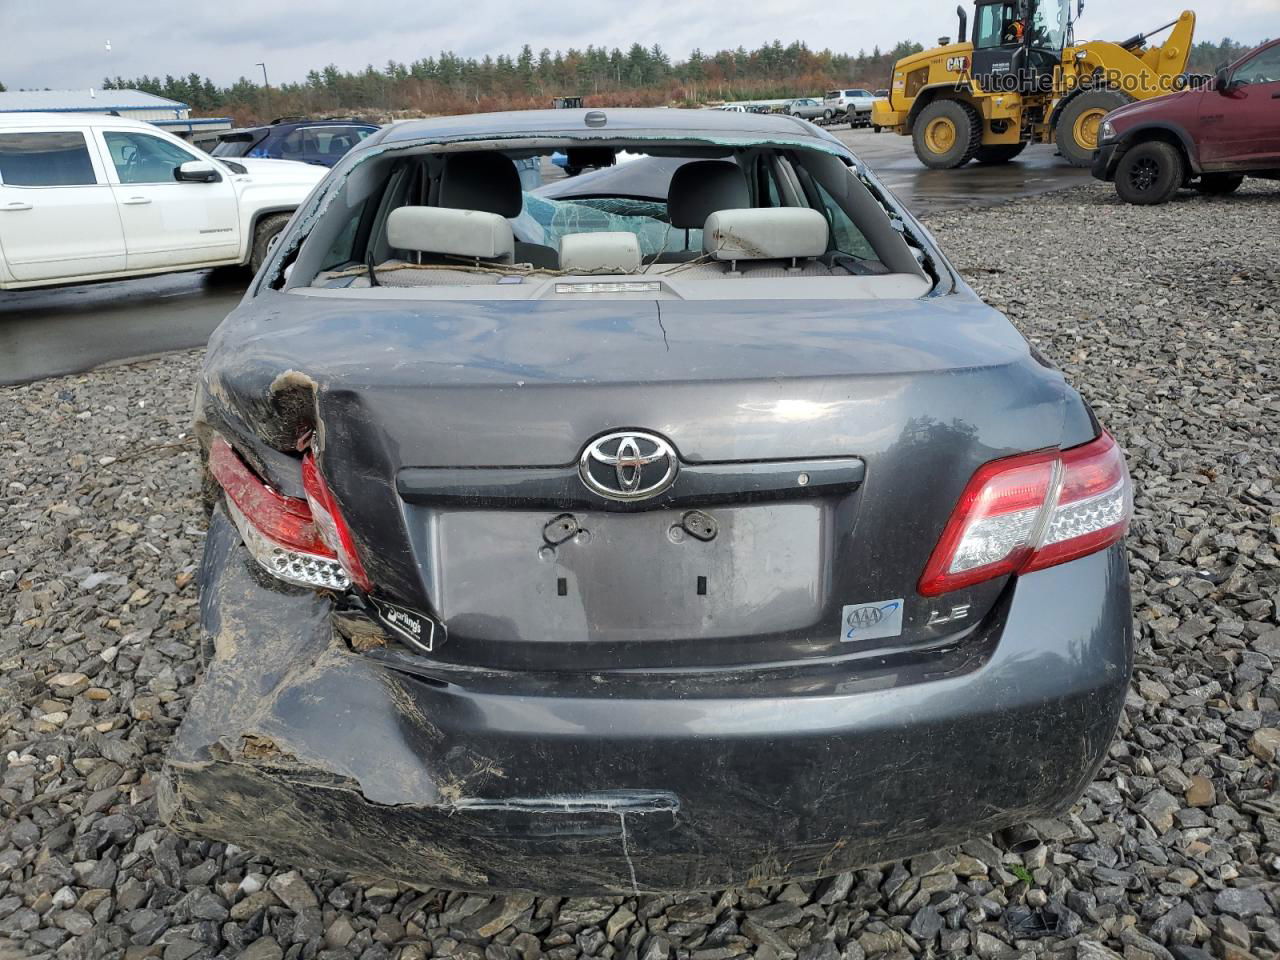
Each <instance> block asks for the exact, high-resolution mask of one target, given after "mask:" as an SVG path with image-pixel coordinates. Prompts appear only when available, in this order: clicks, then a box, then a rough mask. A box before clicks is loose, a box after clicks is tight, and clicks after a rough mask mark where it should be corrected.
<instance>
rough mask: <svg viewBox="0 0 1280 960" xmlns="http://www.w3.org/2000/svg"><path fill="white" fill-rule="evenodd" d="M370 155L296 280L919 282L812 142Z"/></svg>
mask: <svg viewBox="0 0 1280 960" xmlns="http://www.w3.org/2000/svg"><path fill="white" fill-rule="evenodd" d="M368 165H369V166H370V167H371V168H372V169H371V170H370V171H365V172H360V171H357V172H356V173H353V175H352V176H351V177H350V178H349V179H348V181H347V182H346V183H345V184H344V186H343V187H342V189H341V191H340V192H339V194H338V196H336V197H334V198H333V199H332V200H331V201H330V202H329V204H328V208H327V211H326V213H325V214H324V215H323V216H321V217H320V218H319V219H318V221H317V225H316V227H315V229H314V230H313V231H312V235H311V236H310V237H309V238H308V239H307V242H306V243H305V244H304V246H303V249H302V252H301V254H300V255H299V257H298V262H297V263H296V264H295V267H294V269H293V271H292V273H291V279H290V281H289V287H290V289H297V288H300V287H309V288H312V289H322V290H351V291H356V290H360V291H365V292H366V293H368V292H369V291H371V289H372V288H392V289H394V288H406V287H414V288H418V289H420V290H421V291H422V292H423V293H424V294H428V295H429V292H431V291H435V292H437V293H443V292H444V290H445V289H446V288H450V289H452V292H453V293H455V294H462V295H466V296H471V297H474V296H477V295H482V291H480V290H477V289H475V288H483V287H500V286H505V287H508V288H509V289H506V290H503V291H501V296H502V297H504V298H508V297H511V296H514V295H529V296H540V295H542V294H543V292H545V284H546V283H548V282H551V281H560V280H562V279H563V278H565V277H579V278H580V277H589V278H594V277H621V278H632V279H635V280H639V279H640V278H643V280H644V281H646V282H644V283H640V284H638V285H635V284H633V285H631V286H627V287H625V288H623V287H619V288H618V289H616V290H615V289H612V288H610V289H608V290H606V291H605V292H624V293H625V292H636V293H644V294H648V295H663V294H669V293H671V290H672V288H674V287H676V286H677V285H678V284H686V285H687V284H690V283H702V282H708V281H741V280H744V279H748V280H768V281H777V282H780V283H791V284H795V283H797V282H798V281H801V280H804V279H810V280H818V279H822V280H826V281H831V280H833V279H836V280H838V279H845V280H848V279H850V278H859V277H861V278H870V277H886V276H890V275H907V276H910V277H911V278H913V279H914V280H916V281H923V280H924V274H923V271H921V269H920V266H919V263H918V261H917V259H916V257H915V256H914V255H913V253H912V252H911V251H910V250H909V249H908V247H907V245H906V243H905V242H904V240H903V238H902V235H901V233H899V232H898V231H895V230H894V229H893V227H892V225H891V224H890V221H889V218H888V216H887V215H886V212H885V210H884V208H883V207H882V206H881V205H880V204H879V203H878V202H877V201H876V200H875V199H874V198H873V197H872V196H871V194H870V193H869V191H868V190H867V189H866V187H865V185H864V184H863V183H862V182H861V180H859V178H858V177H857V176H856V174H855V172H854V171H853V170H852V169H851V168H850V167H849V166H848V165H847V164H846V163H845V162H844V161H843V160H842V159H841V158H839V157H837V156H834V155H832V154H828V153H824V152H821V151H818V150H811V149H803V148H795V147H790V146H780V145H779V146H775V145H770V144H761V145H758V146H748V147H732V148H730V147H714V146H707V145H697V144H691V145H688V146H683V147H682V146H673V145H671V144H668V143H662V144H656V145H655V144H654V143H617V144H601V145H592V146H582V145H580V144H563V145H561V144H554V143H549V144H546V145H545V146H539V147H534V148H530V147H528V146H524V147H523V148H522V149H519V150H515V149H511V150H501V149H468V150H466V151H461V152H457V151H453V152H442V153H440V152H432V151H431V150H430V148H424V149H423V150H421V151H420V152H410V151H405V152H398V153H391V152H388V153H387V154H384V155H382V156H379V157H378V158H377V159H376V160H375V161H373V162H372V163H370V164H368ZM544 176H547V177H550V179H547V180H546V182H540V181H541V180H542V179H543V177H544ZM539 281H542V282H543V286H539V285H538V282H539ZM521 286H523V289H521V290H515V289H510V288H512V287H521ZM564 286H565V285H564V284H563V283H559V284H558V285H557V287H558V288H560V289H561V292H565V290H564V289H563V288H564ZM570 286H572V284H570ZM579 286H581V287H582V289H583V290H584V291H589V292H595V291H597V290H598V289H599V290H604V288H603V287H602V286H601V285H598V284H597V285H594V286H593V285H591V284H586V285H579ZM919 286H920V284H919V283H917V284H915V286H913V287H912V290H913V291H914V292H913V294H912V295H920V294H921V293H923V292H925V290H926V289H927V285H926V286H925V287H924V288H923V289H916V288H917V287H919ZM568 292H578V291H577V290H576V289H575V290H570V291H568ZM791 292H792V293H794V294H795V295H799V296H810V295H813V294H812V293H811V292H810V293H804V292H802V291H801V289H800V288H798V287H797V288H796V289H794V290H792V291H791ZM491 293H492V291H491ZM677 295H678V291H677ZM724 295H726V296H728V295H732V294H731V292H730V291H729V290H728V289H726V291H725V294H724ZM833 295H839V294H833Z"/></svg>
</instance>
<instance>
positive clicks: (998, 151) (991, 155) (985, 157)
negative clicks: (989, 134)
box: [973, 143, 1027, 165]
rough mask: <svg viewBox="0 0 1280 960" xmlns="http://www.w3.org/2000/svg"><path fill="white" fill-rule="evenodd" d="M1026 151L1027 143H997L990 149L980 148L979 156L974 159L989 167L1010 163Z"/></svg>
mask: <svg viewBox="0 0 1280 960" xmlns="http://www.w3.org/2000/svg"><path fill="white" fill-rule="evenodd" d="M1025 149H1027V145H1026V144H1025V143H997V144H993V145H992V146H989V147H979V148H978V154H977V156H975V157H974V158H973V159H975V160H977V161H978V162H979V163H982V164H987V165H995V164H998V163H1008V162H1009V161H1010V160H1012V159H1013V158H1014V157H1016V156H1017V155H1018V154H1020V153H1021V152H1022V151H1023V150H1025Z"/></svg>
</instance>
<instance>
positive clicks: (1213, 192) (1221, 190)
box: [1196, 173, 1244, 197]
mask: <svg viewBox="0 0 1280 960" xmlns="http://www.w3.org/2000/svg"><path fill="white" fill-rule="evenodd" d="M1242 183H1244V174H1240V173H1206V174H1203V175H1202V176H1201V177H1200V182H1199V183H1197V184H1196V189H1197V190H1199V191H1200V192H1201V193H1203V194H1204V195H1205V196H1206V197H1225V196H1226V195H1227V194H1229V193H1235V192H1236V191H1237V190H1239V189H1240V184H1242Z"/></svg>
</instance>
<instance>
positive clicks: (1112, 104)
mask: <svg viewBox="0 0 1280 960" xmlns="http://www.w3.org/2000/svg"><path fill="white" fill-rule="evenodd" d="M1131 102H1132V98H1130V97H1127V96H1125V95H1124V94H1123V93H1120V92H1119V91H1117V90H1091V91H1089V92H1088V93H1082V94H1080V95H1078V96H1076V97H1075V98H1073V99H1072V100H1071V101H1070V102H1068V103H1067V105H1066V106H1065V107H1063V108H1062V113H1060V114H1058V123H1057V125H1056V126H1055V127H1054V128H1053V136H1054V139H1055V140H1057V142H1058V150H1059V151H1061V153H1062V155H1063V156H1064V157H1066V158H1067V162H1068V163H1070V164H1071V165H1072V166H1073V167H1087V166H1090V165H1091V164H1092V163H1093V152H1094V151H1095V150H1097V149H1098V128H1099V127H1101V126H1102V118H1103V117H1105V116H1106V115H1107V114H1108V113H1110V112H1111V111H1112V110H1115V109H1116V108H1117V107H1123V106H1124V105H1125V104H1126V103H1131Z"/></svg>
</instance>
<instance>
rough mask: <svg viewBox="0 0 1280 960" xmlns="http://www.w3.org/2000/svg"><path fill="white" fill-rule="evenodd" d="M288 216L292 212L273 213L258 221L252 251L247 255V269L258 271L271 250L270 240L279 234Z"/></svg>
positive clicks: (287, 220)
mask: <svg viewBox="0 0 1280 960" xmlns="http://www.w3.org/2000/svg"><path fill="white" fill-rule="evenodd" d="M290 216H292V214H288V213H274V214H272V215H271V216H269V217H263V218H262V219H261V220H259V221H258V226H257V229H255V230H254V231H253V252H252V253H251V254H250V255H249V269H250V270H252V271H253V272H254V273H257V272H258V268H259V267H260V266H262V261H264V260H266V259H267V254H268V253H270V252H271V241H272V240H274V239H275V238H276V237H278V236H279V235H280V231H281V230H283V229H284V225H285V224H286V223H288V222H289V217H290Z"/></svg>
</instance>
